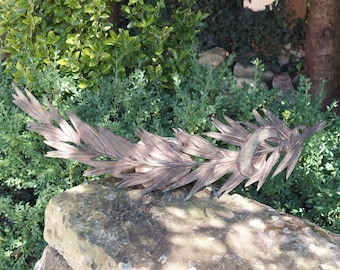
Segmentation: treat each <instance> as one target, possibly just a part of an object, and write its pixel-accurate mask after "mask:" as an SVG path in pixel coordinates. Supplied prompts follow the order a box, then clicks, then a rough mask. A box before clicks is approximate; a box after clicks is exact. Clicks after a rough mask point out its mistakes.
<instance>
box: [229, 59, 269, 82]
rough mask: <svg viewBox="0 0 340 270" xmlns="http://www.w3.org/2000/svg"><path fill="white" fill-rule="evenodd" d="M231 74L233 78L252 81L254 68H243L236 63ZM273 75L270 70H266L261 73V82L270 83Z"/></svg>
mask: <svg viewBox="0 0 340 270" xmlns="http://www.w3.org/2000/svg"><path fill="white" fill-rule="evenodd" d="M233 74H234V76H235V77H240V78H249V79H253V78H254V74H255V66H243V65H242V64H240V63H236V65H235V66H234V71H233ZM273 76H274V73H273V72H272V71H271V70H266V71H264V73H263V76H262V78H261V80H262V81H263V82H265V83H270V82H271V81H272V79H273Z"/></svg>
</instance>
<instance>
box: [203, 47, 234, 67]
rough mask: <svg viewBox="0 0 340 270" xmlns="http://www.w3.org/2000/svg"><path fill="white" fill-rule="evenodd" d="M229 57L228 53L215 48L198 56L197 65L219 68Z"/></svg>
mask: <svg viewBox="0 0 340 270" xmlns="http://www.w3.org/2000/svg"><path fill="white" fill-rule="evenodd" d="M228 56H229V53H228V52H227V51H226V50H225V49H223V48H220V47H215V48H212V49H210V50H207V51H204V52H201V53H200V54H199V59H198V63H199V64H200V65H208V66H212V67H214V68H218V67H220V66H221V65H222V64H223V63H224V62H225V61H226V60H227V57H228Z"/></svg>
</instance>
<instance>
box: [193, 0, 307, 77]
mask: <svg viewBox="0 0 340 270" xmlns="http://www.w3.org/2000/svg"><path fill="white" fill-rule="evenodd" d="M285 2H286V1H285V0H276V1H274V2H273V3H272V4H271V5H270V6H267V8H266V9H265V10H263V11H257V12H254V11H252V10H250V9H246V8H243V0H227V1H225V0H220V1H211V0H199V1H197V8H198V9H200V10H202V11H203V12H206V13H208V14H210V15H209V17H207V18H206V19H205V20H204V21H203V23H204V27H203V28H204V29H203V31H201V32H200V34H199V39H200V46H201V47H202V48H211V47H214V46H219V47H222V48H224V49H226V50H227V51H228V52H230V53H233V54H236V55H237V60H238V61H239V62H241V63H244V64H249V63H250V61H252V60H254V58H256V57H258V58H260V59H262V60H263V61H264V64H265V65H266V68H268V69H272V70H273V71H276V72H277V71H290V72H291V71H294V72H295V71H296V70H297V68H296V64H297V63H296V61H300V60H297V59H296V57H295V56H294V55H293V54H291V52H290V51H289V50H288V49H287V48H286V47H285V45H286V44H288V43H290V44H291V49H292V50H295V51H296V52H298V51H300V50H301V49H302V48H303V46H304V43H305V33H306V30H305V22H304V21H302V20H301V19H296V20H295V21H294V27H292V25H290V24H288V23H287V20H286V9H285ZM283 54H286V55H287V56H288V58H289V62H288V63H287V64H284V65H280V64H279V59H280V56H282V55H283Z"/></svg>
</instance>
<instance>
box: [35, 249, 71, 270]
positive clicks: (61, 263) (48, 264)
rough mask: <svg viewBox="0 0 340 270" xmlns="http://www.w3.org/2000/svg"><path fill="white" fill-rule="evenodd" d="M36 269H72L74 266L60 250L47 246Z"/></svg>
mask: <svg viewBox="0 0 340 270" xmlns="http://www.w3.org/2000/svg"><path fill="white" fill-rule="evenodd" d="M34 270H72V268H71V267H70V266H69V265H68V263H67V262H66V261H65V260H64V258H63V256H61V255H60V254H59V253H58V251H56V250H55V249H54V248H51V247H50V246H47V247H45V249H44V252H43V254H42V257H41V259H40V260H39V261H38V262H37V263H36V264H35V267H34Z"/></svg>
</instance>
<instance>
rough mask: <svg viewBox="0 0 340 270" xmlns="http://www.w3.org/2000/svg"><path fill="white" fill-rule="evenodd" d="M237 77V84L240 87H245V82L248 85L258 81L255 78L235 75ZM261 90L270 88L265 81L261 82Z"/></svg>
mask: <svg viewBox="0 0 340 270" xmlns="http://www.w3.org/2000/svg"><path fill="white" fill-rule="evenodd" d="M235 79H236V85H237V86H238V87H239V88H242V87H243V84H247V85H251V86H253V85H255V84H256V81H255V80H254V79H249V78H242V77H235ZM261 90H268V85H267V84H266V83H265V82H261Z"/></svg>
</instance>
